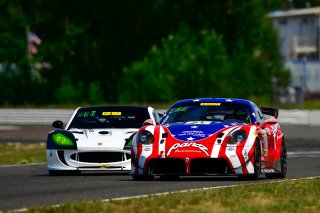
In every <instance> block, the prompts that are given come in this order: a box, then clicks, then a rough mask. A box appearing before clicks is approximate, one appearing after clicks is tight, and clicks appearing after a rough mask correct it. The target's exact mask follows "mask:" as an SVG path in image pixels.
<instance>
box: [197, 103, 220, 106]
mask: <svg viewBox="0 0 320 213" xmlns="http://www.w3.org/2000/svg"><path fill="white" fill-rule="evenodd" d="M220 105H221V103H201V104H200V106H220Z"/></svg>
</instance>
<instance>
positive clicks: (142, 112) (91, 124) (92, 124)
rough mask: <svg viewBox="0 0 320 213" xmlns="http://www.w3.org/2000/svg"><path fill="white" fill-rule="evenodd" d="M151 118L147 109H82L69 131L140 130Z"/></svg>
mask: <svg viewBox="0 0 320 213" xmlns="http://www.w3.org/2000/svg"><path fill="white" fill-rule="evenodd" d="M149 118H150V117H149V113H148V110H147V109H134V108H132V109H121V108H120V109H118V108H94V109H80V110H79V111H78V112H77V114H76V115H75V117H74V118H73V120H72V122H71V123H70V125H69V127H68V129H103V128H140V127H141V126H142V125H143V122H144V121H145V120H147V119H149Z"/></svg>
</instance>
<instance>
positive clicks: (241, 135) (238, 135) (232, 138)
mask: <svg viewBox="0 0 320 213" xmlns="http://www.w3.org/2000/svg"><path fill="white" fill-rule="evenodd" d="M246 138H247V133H246V132H245V131H243V130H236V131H234V132H233V133H231V134H230V135H229V137H228V139H227V143H228V144H237V143H240V142H242V141H244V140H245V139H246Z"/></svg>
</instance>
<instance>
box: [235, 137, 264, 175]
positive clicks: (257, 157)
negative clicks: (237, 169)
mask: <svg viewBox="0 0 320 213" xmlns="http://www.w3.org/2000/svg"><path fill="white" fill-rule="evenodd" d="M253 158H254V162H253V168H254V173H253V174H249V175H239V176H238V178H239V179H240V180H258V179H259V177H260V173H261V150H260V143H259V141H257V142H256V145H255V147H254V153H253Z"/></svg>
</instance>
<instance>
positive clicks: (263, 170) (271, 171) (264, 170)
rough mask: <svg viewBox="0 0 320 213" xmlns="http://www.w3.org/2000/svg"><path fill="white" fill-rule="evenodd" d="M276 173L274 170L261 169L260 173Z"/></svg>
mask: <svg viewBox="0 0 320 213" xmlns="http://www.w3.org/2000/svg"><path fill="white" fill-rule="evenodd" d="M274 172H276V171H275V170H274V169H262V173H274Z"/></svg>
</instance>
